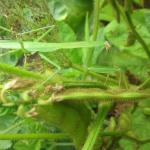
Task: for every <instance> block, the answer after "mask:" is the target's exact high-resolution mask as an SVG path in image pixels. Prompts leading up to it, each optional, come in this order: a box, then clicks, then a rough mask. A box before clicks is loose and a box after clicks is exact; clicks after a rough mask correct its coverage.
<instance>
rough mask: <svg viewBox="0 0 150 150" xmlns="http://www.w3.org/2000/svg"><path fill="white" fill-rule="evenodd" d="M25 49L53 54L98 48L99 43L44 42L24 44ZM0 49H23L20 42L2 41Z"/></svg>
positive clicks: (27, 42) (0, 41) (26, 42)
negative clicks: (61, 50) (64, 50)
mask: <svg viewBox="0 0 150 150" xmlns="http://www.w3.org/2000/svg"><path fill="white" fill-rule="evenodd" d="M22 44H23V47H24V49H25V50H27V51H29V52H37V51H38V52H53V51H57V50H59V49H71V48H85V47H98V46H99V41H93V42H88V41H79V42H68V43H44V42H31V41H25V42H23V41H22ZM0 48H3V49H21V48H22V46H21V44H20V42H19V41H11V40H0Z"/></svg>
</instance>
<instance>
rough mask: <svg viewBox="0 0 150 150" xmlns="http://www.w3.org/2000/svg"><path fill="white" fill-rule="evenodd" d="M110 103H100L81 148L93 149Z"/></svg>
mask: <svg viewBox="0 0 150 150" xmlns="http://www.w3.org/2000/svg"><path fill="white" fill-rule="evenodd" d="M110 108H111V104H102V106H101V107H100V109H99V112H98V114H97V117H96V119H95V121H94V123H93V124H92V127H91V130H90V132H89V135H88V137H87V139H86V141H85V144H84V146H83V148H82V150H93V148H94V145H95V143H96V141H97V138H98V136H99V134H100V131H101V128H102V126H103V123H104V120H105V117H106V115H107V113H108V111H109V110H110Z"/></svg>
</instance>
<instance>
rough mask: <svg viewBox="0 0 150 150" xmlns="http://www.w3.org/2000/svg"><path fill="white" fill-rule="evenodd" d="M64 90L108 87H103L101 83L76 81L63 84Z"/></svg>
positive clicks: (104, 87)
mask: <svg viewBox="0 0 150 150" xmlns="http://www.w3.org/2000/svg"><path fill="white" fill-rule="evenodd" d="M63 86H64V88H75V87H76V88H100V89H106V86H104V85H102V84H101V82H92V81H91V82H87V81H82V80H80V81H74V82H69V81H68V82H67V81H64V82H63Z"/></svg>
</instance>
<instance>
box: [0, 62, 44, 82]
mask: <svg viewBox="0 0 150 150" xmlns="http://www.w3.org/2000/svg"><path fill="white" fill-rule="evenodd" d="M0 71H2V72H5V73H9V74H13V75H17V76H20V77H26V78H32V79H36V80H42V79H44V78H45V76H44V75H42V74H39V73H36V72H32V71H27V70H25V69H22V68H18V67H14V66H12V65H9V64H4V63H0Z"/></svg>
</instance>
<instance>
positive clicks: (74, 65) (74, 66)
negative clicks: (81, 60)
mask: <svg viewBox="0 0 150 150" xmlns="http://www.w3.org/2000/svg"><path fill="white" fill-rule="evenodd" d="M71 67H72V68H74V69H76V70H78V71H81V72H83V73H87V74H89V75H91V76H93V77H95V78H97V79H99V80H100V81H102V82H103V83H102V84H103V85H104V86H105V87H108V85H105V84H104V83H105V82H106V77H105V76H103V75H101V74H98V73H96V72H93V71H90V70H88V69H87V68H84V67H82V66H80V65H76V64H72V66H71ZM108 82H109V83H110V84H117V81H116V80H115V79H112V78H109V80H108Z"/></svg>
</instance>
